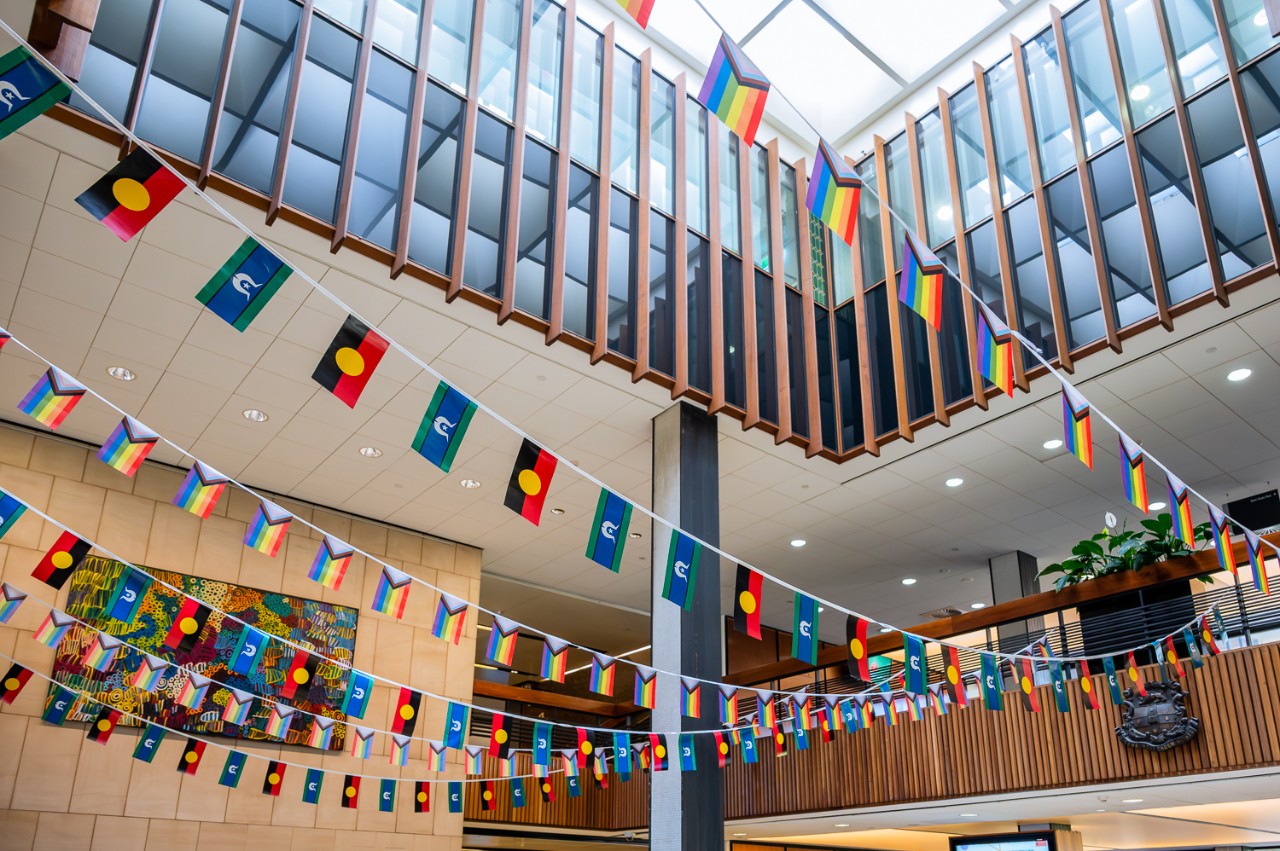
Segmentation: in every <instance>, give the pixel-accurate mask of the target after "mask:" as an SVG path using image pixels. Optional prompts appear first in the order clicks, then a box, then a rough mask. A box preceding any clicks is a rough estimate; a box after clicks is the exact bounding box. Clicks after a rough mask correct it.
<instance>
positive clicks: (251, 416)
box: [241, 408, 270, 423]
mask: <svg viewBox="0 0 1280 851" xmlns="http://www.w3.org/2000/svg"><path fill="white" fill-rule="evenodd" d="M241 414H242V416H244V418H245V419H246V420H248V421H249V422H254V423H265V422H266V421H267V420H268V419H270V418H269V417H268V416H267V415H266V413H265V412H263V411H259V410H258V409H257V408H245V409H244V411H242V412H241Z"/></svg>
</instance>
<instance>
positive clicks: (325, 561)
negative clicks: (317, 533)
mask: <svg viewBox="0 0 1280 851" xmlns="http://www.w3.org/2000/svg"><path fill="white" fill-rule="evenodd" d="M264 505H265V503H264ZM288 524H289V521H288V520H287V519H286V520H285V526H288ZM280 535H281V537H283V536H284V532H281V533H280ZM245 541H246V543H247V542H248V538H246V539H245ZM353 555H355V549H354V548H353V547H352V546H351V545H350V544H348V543H346V542H344V541H340V540H338V539H337V538H335V537H333V536H332V535H325V536H324V540H323V541H321V542H320V549H318V550H316V557H315V559H314V560H313V561H312V562H311V569H310V570H308V571H307V578H308V579H310V580H311V581H312V582H319V583H320V584H321V585H323V586H324V587H326V588H328V589H329V590H330V591H337V590H338V588H339V587H341V586H342V578H343V577H344V576H346V575H347V566H348V565H349V564H351V557H352V556H353ZM397 572H398V571H397ZM385 575H386V571H385V570H384V571H383V576H384V577H385ZM401 575H402V576H404V574H401ZM405 579H406V582H405V583H404V589H405V594H404V596H405V597H408V595H409V585H408V582H407V579H408V577H407V576H406V577H405ZM382 590H383V589H382V582H381V581H379V583H378V592H379V593H381V592H382ZM373 608H374V609H375V610H377V611H380V612H383V613H384V614H391V613H390V612H387V611H386V610H384V609H381V608H379V607H378V596H377V595H375V596H374V602H373ZM401 614H404V600H403V599H401V600H400V614H397V615H396V617H397V618H398V617H400V615H401Z"/></svg>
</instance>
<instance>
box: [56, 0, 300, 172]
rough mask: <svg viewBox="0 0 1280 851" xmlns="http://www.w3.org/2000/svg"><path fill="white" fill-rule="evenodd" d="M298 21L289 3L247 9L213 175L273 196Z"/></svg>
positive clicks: (277, 0) (271, 1)
mask: <svg viewBox="0 0 1280 851" xmlns="http://www.w3.org/2000/svg"><path fill="white" fill-rule="evenodd" d="M104 8H105V6H104ZM298 18H299V15H298V6H297V5H296V4H294V3H290V2H289V0H262V2H261V3H250V4H248V5H247V6H246V7H245V9H244V13H243V16H242V17H241V19H240V28H239V30H238V31H237V33H236V52H235V56H234V58H233V59H232V62H231V76H230V78H229V79H228V81H227V100H226V104H225V106H224V107H223V110H222V121H221V122H219V124H218V141H217V143H216V145H215V146H214V155H213V170H214V171H215V172H218V173H219V174H224V175H226V176H227V177H229V178H231V179H232V180H236V181H239V182H240V183H243V184H244V185H245V186H249V187H251V188H253V189H257V190H258V191H259V192H264V193H267V192H270V191H271V183H272V180H273V179H274V177H275V165H276V151H277V148H278V147H279V142H280V124H281V122H282V120H283V118H284V101H285V93H286V92H287V90H288V88H289V78H290V77H291V76H292V71H293V51H294V45H295V44H296V43H297V38H298ZM98 28H99V29H101V24H99V27H98ZM95 35H96V30H95ZM90 54H91V55H92V50H91V51H90ZM81 85H83V83H81Z"/></svg>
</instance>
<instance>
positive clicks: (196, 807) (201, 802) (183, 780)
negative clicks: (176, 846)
mask: <svg viewBox="0 0 1280 851" xmlns="http://www.w3.org/2000/svg"><path fill="white" fill-rule="evenodd" d="M170 735H173V734H170ZM179 753H181V751H179ZM156 758H157V760H158V759H159V756H157V757H156ZM226 758H227V755H226V752H225V751H224V750H222V749H221V748H206V749H205V752H204V758H203V759H202V760H200V770H199V771H197V772H196V773H195V775H193V776H184V775H181V774H179V773H178V772H177V771H176V770H175V771H174V772H173V779H172V780H170V781H169V782H170V783H175V784H177V785H178V787H179V788H178V810H177V817H178V818H179V819H181V820H183V821H205V822H220V821H222V820H223V819H224V818H226V815H227V798H228V796H229V795H234V794H236V792H238V791H239V790H235V791H233V790H231V789H228V788H227V787H226V786H222V785H219V783H218V779H219V778H220V777H221V776H222V766H223V764H224V762H225V761H226ZM177 760H178V757H176V756H175V757H174V765H177ZM169 767H170V768H173V766H169Z"/></svg>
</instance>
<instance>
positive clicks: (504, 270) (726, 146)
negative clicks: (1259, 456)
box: [14, 0, 1280, 461]
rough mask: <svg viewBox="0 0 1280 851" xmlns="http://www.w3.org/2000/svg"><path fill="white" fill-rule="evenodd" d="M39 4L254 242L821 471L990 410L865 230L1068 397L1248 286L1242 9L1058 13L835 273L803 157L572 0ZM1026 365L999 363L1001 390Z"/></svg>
mask: <svg viewBox="0 0 1280 851" xmlns="http://www.w3.org/2000/svg"><path fill="white" fill-rule="evenodd" d="M662 2H670V3H676V2H686V0H662ZM46 7H47V8H48V9H52V8H53V7H52V6H50V4H49V0H40V2H39V3H37V14H36V16H35V20H34V23H33V27H32V37H33V39H35V40H36V41H37V42H38V43H40V44H41V45H43V47H44V49H46V51H47V52H48V54H49V55H50V56H51V57H53V58H54V59H55V60H56V61H58V62H60V63H61V64H62V66H63V67H64V68H65V69H66V70H68V72H70V73H71V74H72V75H73V76H77V77H78V78H79V80H80V82H81V85H82V86H84V88H85V89H86V91H87V92H88V93H89V94H90V96H91V97H93V98H94V99H95V100H97V101H98V102H99V103H101V104H102V105H104V106H105V107H106V108H107V109H108V110H109V111H110V112H111V113H112V114H113V115H114V116H115V117H116V118H117V119H118V120H120V121H121V122H123V123H125V124H126V125H127V126H129V127H130V128H132V129H134V130H135V131H136V132H137V133H138V134H139V135H140V136H142V137H143V138H145V139H147V140H149V141H150V142H153V143H154V144H156V145H157V146H158V147H160V148H162V149H164V150H166V151H168V152H170V153H172V154H173V155H174V156H175V157H176V158H178V159H179V160H181V161H185V163H186V165H180V167H184V168H186V170H187V172H188V173H189V174H191V175H192V176H193V177H197V178H198V179H199V180H200V181H201V182H204V183H209V184H212V185H213V186H215V187H216V188H218V189H220V190H223V191H226V192H229V193H232V194H234V195H236V197H239V198H241V199H243V200H246V201H249V202H251V203H256V204H258V205H260V206H262V207H264V208H265V209H266V210H267V220H268V222H270V221H274V220H275V218H276V217H277V216H284V217H285V218H286V219H287V220H289V221H292V222H295V223H298V224H300V225H302V226H304V227H307V228H309V229H311V230H314V231H315V232H317V233H319V234H321V235H322V236H324V237H325V238H328V239H330V240H331V243H332V247H333V250H335V251H337V250H340V249H342V248H344V247H345V248H348V249H352V250H356V251H360V252H362V253H364V254H367V255H370V256H372V257H375V258H379V259H381V260H383V261H385V262H386V263H387V264H388V266H389V267H390V272H391V275H392V276H393V277H394V276H398V275H400V274H402V273H404V274H408V275H410V276H412V277H415V278H417V279H420V280H422V281H424V282H426V283H428V284H430V285H434V286H437V287H439V288H441V289H443V290H444V291H445V293H446V299H447V300H450V301H451V300H453V299H454V298H457V297H459V296H461V297H463V298H465V299H468V300H470V301H473V302H476V303H479V304H483V305H486V306H488V307H490V308H491V309H492V310H493V311H494V312H495V314H496V316H497V321H498V322H499V323H504V322H507V321H516V322H519V323H521V324H523V325H526V326H530V327H532V328H535V329H537V330H539V331H541V332H544V333H545V335H546V339H547V342H548V344H551V343H553V342H556V341H559V342H562V343H567V344H570V345H573V346H576V347H577V348H579V349H581V350H582V351H583V352H584V353H586V354H588V355H589V357H590V358H591V360H592V362H593V363H595V362H598V361H602V360H603V361H608V362H609V363H611V364H613V365H615V366H616V367H621V368H623V369H626V370H628V371H629V372H630V373H631V375H632V378H633V380H636V381H639V380H647V381H653V382H656V383H658V384H661V385H662V386H664V387H668V388H670V390H671V393H672V397H673V398H679V397H684V398H688V399H690V400H693V401H695V402H698V403H700V404H703V405H706V406H707V407H708V408H709V409H710V410H711V411H713V412H718V411H724V412H726V413H729V414H731V415H733V416H734V417H736V418H738V419H740V420H741V421H742V422H743V425H744V427H758V428H762V429H765V430H767V431H768V432H770V433H772V434H774V435H775V437H776V440H777V442H779V443H781V442H784V441H790V442H792V443H795V444H797V445H799V446H802V447H804V448H805V450H806V452H807V454H809V455H822V456H824V457H827V458H829V459H832V460H836V461H844V460H847V459H849V458H852V457H854V456H856V455H859V454H861V453H864V452H867V453H871V454H877V453H878V451H879V448H878V447H879V446H881V445H882V444H884V443H885V442H887V441H891V440H895V439H897V438H900V437H901V438H906V439H908V440H910V439H912V438H913V435H914V432H915V430H916V429H919V428H921V427H923V426H925V425H928V424H929V423H933V422H940V423H943V424H947V423H948V422H949V418H950V415H951V414H953V413H955V412H957V411H959V410H962V409H964V408H967V407H969V406H972V405H974V404H976V405H979V406H982V407H986V405H987V404H988V399H989V398H990V397H991V396H992V395H994V394H995V393H997V392H998V391H997V390H996V389H995V388H993V387H992V386H991V385H990V384H989V383H987V382H985V380H984V379H983V378H982V376H981V375H980V373H979V371H978V366H977V362H976V358H975V355H974V352H975V342H976V340H975V320H974V313H973V308H972V305H970V304H968V303H967V300H966V299H964V298H962V294H961V292H960V290H959V288H958V287H956V286H955V285H954V284H949V285H948V286H947V287H946V295H945V299H944V306H943V329H942V332H941V333H936V332H934V331H933V330H932V329H931V328H929V327H928V326H927V325H926V324H925V323H924V322H923V321H922V320H921V319H920V318H919V317H918V316H916V315H915V314H914V313H912V312H911V311H909V310H907V309H905V308H901V307H900V306H899V303H898V301H897V299H896V290H895V288H896V275H897V271H896V270H898V268H899V266H900V264H901V261H902V238H903V229H902V227H901V225H900V224H899V223H898V221H897V220H895V219H893V218H892V217H891V216H890V215H889V211H890V209H892V211H893V212H894V213H896V214H897V215H898V216H901V217H902V219H904V220H905V221H907V222H910V223H911V224H912V226H913V227H914V228H915V229H916V230H917V231H918V232H920V233H922V234H923V235H924V236H925V238H926V239H927V241H928V243H929V244H930V245H931V246H933V247H934V249H935V250H936V251H937V253H938V254H939V256H941V257H942V258H943V259H944V260H946V262H947V263H948V264H949V265H950V266H951V267H952V268H956V269H958V270H959V273H960V275H961V277H962V279H963V280H964V282H965V283H966V284H967V285H968V286H969V287H971V288H972V289H974V290H975V291H976V292H978V293H979V294H980V295H981V296H982V298H983V299H984V300H985V301H986V302H987V304H989V305H990V306H991V307H992V308H993V309H994V310H995V311H996V312H997V313H999V314H1000V315H1001V316H1002V317H1004V319H1005V320H1006V321H1007V322H1008V324H1009V325H1010V326H1012V327H1014V328H1016V329H1018V330H1020V331H1021V332H1022V333H1023V334H1025V335H1026V336H1027V337H1028V338H1029V339H1031V340H1033V341H1034V342H1035V344H1036V346H1037V347H1039V348H1040V349H1041V350H1042V351H1043V353H1044V354H1045V356H1046V357H1048V358H1050V359H1051V360H1052V361H1053V362H1054V363H1055V364H1056V365H1059V366H1061V367H1062V368H1063V369H1066V370H1068V371H1070V370H1071V369H1072V367H1073V363H1074V361H1075V360H1076V359H1078V358H1080V357H1083V356H1085V355H1088V354H1090V353H1092V352H1096V351H1099V350H1101V349H1103V348H1106V347H1111V348H1113V349H1115V350H1117V351H1119V350H1120V348H1121V346H1122V342H1123V340H1124V339H1126V338H1127V337H1129V336H1131V335H1133V334H1136V333H1139V332H1141V331H1143V330H1147V329H1150V328H1154V327H1155V326H1164V327H1166V328H1172V326H1173V322H1174V320H1175V318H1176V317H1177V316H1179V315H1180V314H1181V313H1184V312H1185V311H1187V310H1190V309H1193V308H1196V307H1198V306H1202V305H1204V304H1207V303H1209V302H1213V301H1218V302H1221V303H1223V304H1225V303H1226V302H1227V299H1228V297H1229V294H1230V293H1231V292H1232V290H1233V289H1236V288H1239V287H1242V286H1245V285H1248V284H1251V283H1254V282H1256V281H1259V280H1262V279H1264V278H1266V277H1268V276H1269V275H1271V274H1272V273H1273V272H1274V271H1275V260H1274V258H1275V256H1276V251H1277V247H1278V244H1280V237H1278V236H1277V227H1276V220H1277V213H1276V209H1277V207H1276V203H1277V200H1278V199H1280V185H1278V184H1280V145H1275V144H1273V143H1274V142H1275V140H1276V138H1277V136H1278V135H1280V53H1277V52H1276V50H1275V45H1276V43H1277V42H1276V40H1275V39H1273V38H1272V36H1271V27H1270V26H1269V24H1268V19H1267V14H1266V12H1265V11H1264V9H1263V3H1262V0H1084V2H1082V3H1080V4H1079V5H1077V6H1075V7H1073V8H1071V9H1070V10H1069V11H1067V12H1065V13H1060V12H1059V11H1058V10H1057V9H1054V10H1052V21H1051V24H1050V25H1049V26H1048V27H1046V28H1045V29H1044V30H1043V31H1042V32H1041V33H1039V34H1037V35H1036V36H1035V37H1033V38H1031V39H1030V40H1028V41H1027V42H1026V43H1025V44H1023V43H1018V42H1017V41H1014V43H1013V44H1012V51H1011V54H1010V55H1009V56H1008V57H1007V58H1005V59H1004V60H1002V61H1000V62H998V63H996V64H995V65H993V66H992V67H991V68H987V69H983V68H981V67H978V66H975V67H974V79H973V82H972V83H971V84H968V85H966V86H964V87H962V88H961V89H960V90H958V91H956V92H954V93H948V92H944V91H941V90H939V92H938V106H937V108H936V109H933V110H931V111H929V112H927V113H926V114H924V115H922V116H920V117H919V118H916V117H915V116H911V115H907V116H906V117H905V130H904V131H903V132H902V133H900V134H898V135H897V136H895V137H894V138H891V139H887V140H885V139H879V138H877V139H876V140H875V144H874V150H873V151H872V152H870V153H869V154H866V155H865V156H864V157H863V158H862V159H861V160H860V161H858V162H857V163H856V166H857V168H858V169H859V171H860V173H861V175H862V178H863V180H864V181H865V183H866V184H867V185H868V186H871V187H873V188H874V189H875V190H876V191H877V192H878V193H879V194H880V195H881V197H882V198H883V199H884V202H883V203H877V202H876V201H875V200H874V199H873V198H872V197H871V195H870V193H863V198H862V204H861V211H860V216H859V222H858V231H857V237H856V242H857V245H856V246H855V247H856V249H857V250H851V249H850V248H849V247H848V246H846V245H845V244H844V243H843V242H841V241H840V240H839V239H832V238H831V235H830V234H829V233H828V232H827V231H826V229H825V227H824V226H823V225H821V224H819V223H818V222H817V221H816V220H814V219H812V218H811V217H810V216H809V215H808V213H807V212H806V211H805V208H804V197H805V194H806V189H807V170H808V167H809V165H811V162H808V161H804V160H802V161H799V162H796V163H788V162H785V161H783V160H782V159H781V158H780V156H779V148H778V144H777V142H776V140H775V141H772V142H768V143H765V144H756V145H754V146H752V147H747V146H745V145H743V144H742V143H741V141H740V140H739V139H738V138H737V137H736V136H734V135H733V134H731V133H729V132H728V131H727V130H726V129H725V127H724V126H723V125H721V123H720V122H719V121H718V120H716V119H715V117H714V116H708V114H707V113H706V111H705V110H704V109H703V108H702V107H701V106H700V105H699V104H698V103H697V101H696V99H695V94H696V92H697V91H698V89H699V88H700V85H701V80H700V79H695V78H691V77H687V76H686V75H680V76H678V77H676V78H675V79H673V80H668V79H665V78H664V77H663V76H662V75H661V74H659V73H657V72H656V71H655V70H654V68H653V63H652V57H651V54H650V52H649V51H646V52H645V53H644V54H642V55H640V56H632V55H631V54H629V53H627V52H626V51H625V50H623V49H622V48H621V47H619V46H617V45H616V44H615V39H614V25H610V26H609V27H606V28H605V30H604V31H603V32H596V31H595V30H593V29H591V27H589V26H588V25H586V24H585V23H583V22H582V21H579V20H577V18H576V12H575V0H566V2H565V4H564V5H563V6H562V5H557V4H556V3H555V2H552V0H303V2H298V0H252V2H249V0H85V2H82V3H79V4H77V5H76V7H75V8H76V10H77V11H76V16H77V17H75V18H74V19H73V20H64V19H63V18H58V17H57V16H56V15H54V14H53V13H52V12H46V11H45V10H46ZM60 8H61V6H60ZM95 8H96V11H97V14H96V18H95V16H94V15H93V14H92V11H93V9H95ZM59 14H63V15H66V14H69V13H68V12H67V11H66V9H62V11H61V12H60V13H59ZM51 22H52V23H51ZM59 22H61V23H60V26H61V30H60V35H59V29H58V26H59ZM14 23H17V22H14ZM216 33H221V34H223V37H222V38H215V37H212V36H213V34H216ZM707 47H708V55H709V54H710V51H711V50H712V45H710V44H709V45H708V46H707ZM71 106H72V107H73V109H59V110H58V111H57V112H56V113H55V114H56V115H57V116H58V117H59V118H60V119H61V120H65V121H70V122H72V123H76V124H77V125H78V126H81V127H83V128H85V129H87V130H89V131H90V132H95V133H97V134H99V135H102V136H105V137H107V138H113V139H116V140H119V136H117V135H115V134H114V133H113V132H111V131H110V130H109V129H108V128H106V127H105V126H104V125H102V124H101V123H98V122H95V121H91V120H87V119H86V118H85V113H92V111H91V110H90V109H89V108H88V106H87V104H84V103H81V102H79V101H78V100H77V99H73V100H72V102H71ZM77 110H78V111H77ZM1043 371H1044V369H1043V367H1040V366H1037V365H1035V364H1034V361H1033V360H1032V359H1031V357H1030V354H1029V353H1026V352H1017V353H1016V356H1015V372H1016V376H1015V377H1016V380H1017V383H1018V385H1019V386H1020V387H1022V388H1024V389H1025V388H1027V386H1028V383H1027V382H1028V381H1029V380H1030V379H1031V378H1034V377H1036V376H1038V375H1040V374H1042V373H1043Z"/></svg>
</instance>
